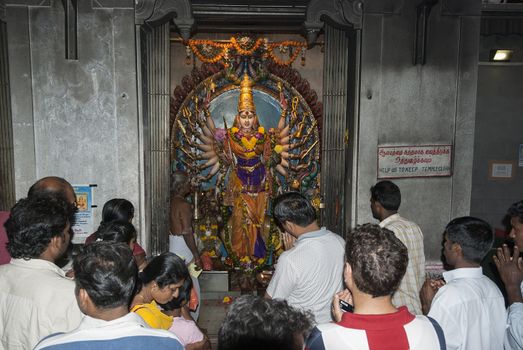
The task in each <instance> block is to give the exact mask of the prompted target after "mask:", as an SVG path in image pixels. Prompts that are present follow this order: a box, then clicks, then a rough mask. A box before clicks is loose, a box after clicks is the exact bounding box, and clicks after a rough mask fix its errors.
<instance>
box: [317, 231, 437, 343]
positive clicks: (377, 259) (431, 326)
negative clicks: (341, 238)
mask: <svg viewBox="0 0 523 350" xmlns="http://www.w3.org/2000/svg"><path fill="white" fill-rule="evenodd" d="M345 258H346V262H345V267H344V271H343V277H344V280H345V285H346V286H347V288H348V289H346V290H344V291H343V292H340V293H338V294H336V295H335V296H334V300H333V305H332V306H333V314H334V318H335V319H336V321H337V322H336V323H328V324H322V325H319V326H318V327H317V328H316V330H315V331H314V332H313V333H312V335H311V336H310V337H309V340H308V342H307V348H308V349H310V350H324V349H327V350H331V349H332V350H338V349H339V350H341V349H344V350H364V349H365V350H385V349H387V350H407V349H410V350H421V349H423V350H443V349H445V339H444V336H443V331H442V330H441V327H440V326H439V325H438V323H437V322H436V321H434V320H432V319H430V318H428V317H425V316H415V315H413V314H411V313H410V312H409V310H408V309H407V308H406V307H405V306H401V307H398V308H397V307H395V306H394V305H393V303H392V294H394V292H395V291H396V289H397V288H398V286H399V285H400V282H401V279H402V278H403V276H404V275H405V271H406V269H407V264H408V254H407V248H406V247H405V245H404V244H403V243H402V242H401V241H400V240H399V239H398V238H397V237H396V236H395V235H394V233H393V232H392V231H389V230H388V229H385V228H381V227H380V226H378V225H372V224H365V225H362V226H359V227H357V228H356V229H354V230H353V231H352V232H351V233H350V234H349V236H348V237H347V244H346V247H345ZM340 299H342V300H344V301H346V302H347V303H349V304H352V305H354V307H353V312H342V310H341V308H340V304H339V303H340Z"/></svg>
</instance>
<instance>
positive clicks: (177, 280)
mask: <svg viewBox="0 0 523 350" xmlns="http://www.w3.org/2000/svg"><path fill="white" fill-rule="evenodd" d="M188 278H189V270H188V269H187V266H186V265H185V262H184V261H183V260H182V259H181V258H179V257H178V256H177V255H176V254H173V253H169V252H168V253H163V254H161V255H159V256H157V257H155V258H154V259H153V260H151V261H150V262H149V264H147V266H146V267H145V268H144V269H143V271H142V272H140V274H139V279H140V283H141V286H140V288H139V289H138V293H136V295H135V296H134V298H133V302H132V304H131V311H132V312H136V313H137V314H138V315H140V316H141V317H142V318H143V319H144V321H145V322H146V323H147V324H148V325H149V326H151V327H152V328H158V329H169V327H171V325H172V323H173V318H172V316H168V315H165V314H164V313H162V311H161V310H160V308H159V307H158V305H157V303H158V304H166V303H168V302H170V301H171V300H172V299H173V298H177V297H178V295H179V289H180V287H181V286H182V285H183V283H184V282H185V280H186V279H188Z"/></svg>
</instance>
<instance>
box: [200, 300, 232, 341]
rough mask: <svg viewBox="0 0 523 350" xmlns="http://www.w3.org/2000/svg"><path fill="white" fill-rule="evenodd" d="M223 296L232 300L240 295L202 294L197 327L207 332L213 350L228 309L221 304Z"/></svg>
mask: <svg viewBox="0 0 523 350" xmlns="http://www.w3.org/2000/svg"><path fill="white" fill-rule="evenodd" d="M225 296H229V297H231V298H232V299H234V298H237V297H238V296H240V293H239V292H227V293H202V304H201V306H200V307H201V309H200V318H199V319H198V325H199V326H200V328H202V329H203V330H205V331H206V332H207V336H208V337H209V339H210V341H211V345H212V348H213V349H218V330H219V329H220V325H221V323H222V321H223V318H224V317H225V314H226V313H227V308H228V307H229V305H228V304H224V303H223V297H225Z"/></svg>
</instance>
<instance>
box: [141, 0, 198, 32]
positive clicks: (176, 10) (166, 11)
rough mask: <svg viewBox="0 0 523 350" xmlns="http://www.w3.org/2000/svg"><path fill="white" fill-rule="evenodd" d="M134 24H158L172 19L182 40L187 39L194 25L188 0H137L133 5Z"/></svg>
mask: <svg viewBox="0 0 523 350" xmlns="http://www.w3.org/2000/svg"><path fill="white" fill-rule="evenodd" d="M135 10H136V14H135V22H136V24H142V25H143V24H147V25H149V26H151V27H155V26H158V25H160V24H163V23H165V22H168V21H170V20H171V19H172V20H173V22H174V24H175V25H176V27H177V28H178V30H179V32H180V35H181V36H182V39H183V40H189V38H190V37H191V30H192V28H193V26H194V18H193V15H192V6H191V2H190V1H189V0H138V1H137V2H136V5H135Z"/></svg>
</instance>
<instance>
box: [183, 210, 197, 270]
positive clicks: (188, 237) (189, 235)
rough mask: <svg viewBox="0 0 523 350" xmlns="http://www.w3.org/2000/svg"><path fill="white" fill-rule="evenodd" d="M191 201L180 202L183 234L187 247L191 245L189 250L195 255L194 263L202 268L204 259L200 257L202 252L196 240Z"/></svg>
mask: <svg viewBox="0 0 523 350" xmlns="http://www.w3.org/2000/svg"><path fill="white" fill-rule="evenodd" d="M191 209H192V208H191V206H190V204H189V203H186V202H183V203H180V214H181V219H182V235H183V239H184V241H185V244H187V247H189V250H190V251H191V253H192V254H193V256H194V263H195V264H196V266H198V267H199V268H202V260H201V259H200V253H199V252H198V248H197V247H196V241H195V240H194V234H193V230H192V210H191Z"/></svg>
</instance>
